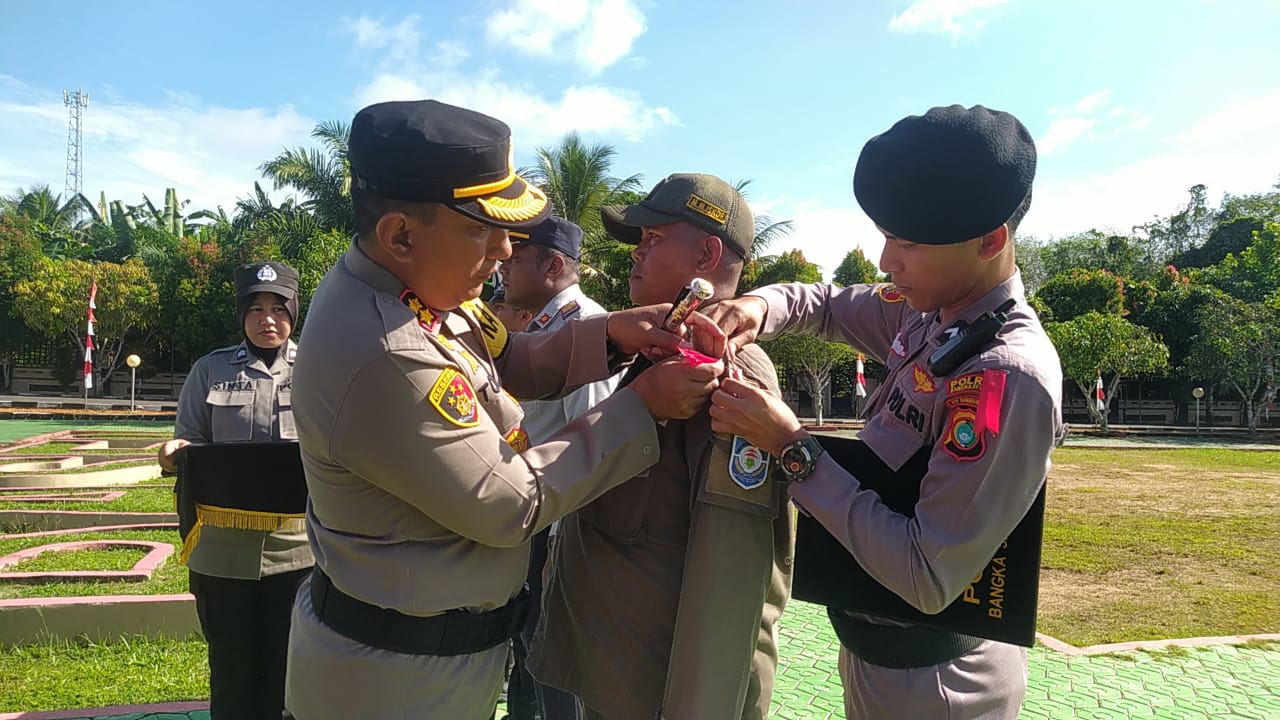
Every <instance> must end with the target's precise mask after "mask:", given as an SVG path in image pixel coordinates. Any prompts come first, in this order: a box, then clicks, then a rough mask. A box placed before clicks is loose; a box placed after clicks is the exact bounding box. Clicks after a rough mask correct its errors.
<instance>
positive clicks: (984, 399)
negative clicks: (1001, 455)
mask: <svg viewBox="0 0 1280 720" xmlns="http://www.w3.org/2000/svg"><path fill="white" fill-rule="evenodd" d="M1004 381H1005V372H1004V371H1003V370H986V371H984V372H980V373H969V374H968V375H961V376H960V377H957V378H953V379H951V380H950V381H948V382H947V407H949V408H951V416H950V418H948V420H947V429H946V431H945V432H944V433H943V435H942V448H943V449H944V450H946V451H947V454H949V455H950V456H951V457H953V458H955V459H956V460H959V461H960V462H972V461H974V460H979V459H981V458H982V456H983V455H986V454H987V433H990V434H991V435H993V436H994V435H998V434H999V433H1000V409H1001V405H1002V404H1003V402H1004Z"/></svg>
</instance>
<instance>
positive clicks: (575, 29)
mask: <svg viewBox="0 0 1280 720" xmlns="http://www.w3.org/2000/svg"><path fill="white" fill-rule="evenodd" d="M645 29H646V25H645V18H644V14H643V13H641V12H640V9H639V8H638V7H636V5H635V3H634V2H632V0H515V2H514V3H513V4H512V5H511V6H510V7H508V8H506V9H504V10H499V11H498V12H496V13H494V14H493V15H492V16H491V17H490V18H489V20H488V22H487V23H486V35H487V37H488V39H489V41H490V42H493V43H496V44H501V45H507V46H510V47H513V48H516V49H517V50H520V51H523V52H525V53H528V54H530V55H535V56H538V57H544V58H568V59H572V60H573V61H574V62H575V63H577V64H578V65H579V66H580V67H582V68H583V69H584V70H586V71H587V72H589V73H592V74H596V73H599V72H601V71H602V70H604V69H605V68H607V67H609V66H610V65H613V64H614V63H616V62H618V61H619V60H621V59H622V58H624V57H626V56H627V54H628V53H630V52H631V46H632V45H633V44H634V43H635V41H636V38H638V37H640V36H641V35H643V34H644V32H645Z"/></svg>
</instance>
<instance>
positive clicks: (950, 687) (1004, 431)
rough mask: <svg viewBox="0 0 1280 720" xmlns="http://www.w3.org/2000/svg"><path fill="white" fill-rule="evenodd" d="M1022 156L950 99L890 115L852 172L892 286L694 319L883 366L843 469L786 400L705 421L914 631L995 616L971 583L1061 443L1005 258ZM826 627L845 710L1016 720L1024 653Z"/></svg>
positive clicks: (1052, 379)
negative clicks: (914, 494)
mask: <svg viewBox="0 0 1280 720" xmlns="http://www.w3.org/2000/svg"><path fill="white" fill-rule="evenodd" d="M1035 161H1036V152H1035V144H1034V143H1033V141H1032V139H1031V135H1030V134H1029V133H1028V132H1027V129H1026V128H1025V127H1023V125H1022V123H1020V122H1019V121H1018V120H1017V118H1015V117H1013V116H1012V115H1010V114H1008V113H1005V112H999V111H994V110H988V109H987V108H984V107H982V106H975V107H972V108H964V107H960V106H958V105H952V106H950V107H938V108H933V109H931V110H929V111H928V112H927V113H925V114H924V115H922V116H911V117H907V118H905V119H903V120H901V121H899V122H898V123H896V124H895V125H894V126H893V127H891V128H890V129H889V130H887V131H886V132H884V133H883V134H881V135H878V136H876V137H873V138H871V140H870V141H868V142H867V144H866V146H865V147H864V148H863V150H862V154H861V156H860V157H859V158H858V164H857V169H856V170H855V171H854V179H853V187H854V194H855V196H856V197H857V199H858V203H859V204H860V205H861V206H862V209H863V210H864V211H866V213H867V215H868V216H869V217H870V218H871V220H872V221H873V222H875V224H876V226H877V228H878V229H879V230H880V232H881V233H883V235H884V237H885V247H884V252H883V254H882V255H881V257H880V269H881V270H883V271H884V272H887V273H890V274H891V276H892V278H893V281H894V283H893V284H873V285H855V286H852V287H847V288H835V287H832V286H824V285H799V284H793V285H774V286H769V287H766V288H761V289H760V290H757V291H754V292H752V293H749V294H748V296H746V297H743V298H739V299H737V300H733V301H729V302H725V303H720V304H719V305H716V306H714V307H713V308H711V309H710V310H709V311H708V314H709V315H711V316H712V317H713V318H714V319H717V320H718V321H719V322H720V323H721V326H722V327H723V328H724V329H725V330H726V331H727V332H728V333H729V335H730V340H731V343H732V344H733V345H738V344H741V343H746V342H749V341H751V340H753V339H755V338H756V337H757V336H759V337H762V338H766V339H768V338H773V337H778V336H780V335H787V334H806V335H816V336H819V337H823V338H825V339H827V340H830V341H837V342H845V343H848V344H850V345H852V346H854V347H856V348H858V349H860V350H862V351H864V352H866V353H867V354H868V355H870V356H872V357H874V358H875V359H876V360H878V361H880V362H882V363H884V364H885V365H886V366H887V368H888V375H887V377H886V378H885V379H884V381H883V382H882V383H881V385H880V387H879V388H878V389H877V390H876V394H875V395H873V396H872V398H871V399H870V401H869V402H868V404H867V410H866V413H867V416H868V419H867V424H866V427H865V428H864V429H863V431H862V432H861V433H860V434H859V436H858V441H859V442H860V443H861V444H862V446H864V447H865V448H866V449H867V450H869V453H867V454H866V455H865V457H867V458H869V459H868V461H867V462H865V463H862V464H859V465H858V466H857V467H841V466H840V465H839V464H837V462H836V461H835V460H833V459H832V457H831V455H829V454H825V453H824V449H823V446H822V445H821V444H819V443H818V442H817V441H816V440H815V439H814V438H813V437H811V436H810V435H809V434H808V433H807V432H805V430H804V428H803V427H802V426H801V424H800V422H799V421H798V420H797V419H796V416H795V415H794V414H793V413H792V411H791V409H790V408H788V407H787V406H786V405H785V404H783V403H782V402H780V401H777V400H776V399H774V398H772V397H770V396H768V395H767V394H765V393H761V392H760V391H758V390H756V389H753V388H751V387H749V386H747V385H744V384H741V383H738V382H736V381H734V380H726V381H725V382H724V383H723V384H722V385H721V389H720V390H719V391H717V392H716V393H714V394H713V395H712V410H711V416H712V418H713V422H712V427H713V428H714V429H715V430H717V431H720V432H728V433H737V434H740V435H743V436H745V437H746V438H747V439H748V440H750V441H751V442H752V443H754V444H755V445H757V446H759V447H762V448H765V449H766V450H768V451H769V452H770V453H772V454H773V455H774V456H775V457H778V458H779V459H780V463H779V465H780V467H781V469H782V472H783V474H784V475H785V476H786V478H787V479H788V480H789V481H790V486H789V493H790V495H791V497H792V499H794V500H795V501H796V504H797V505H799V506H800V507H801V508H802V509H803V510H804V511H805V512H807V513H808V514H810V515H812V517H813V518H814V519H815V520H817V521H818V522H819V523H821V525H822V527H823V528H825V529H826V530H827V531H828V532H829V533H830V534H831V535H833V536H834V537H835V538H836V539H838V540H839V541H840V544H841V545H843V547H844V548H845V549H846V550H848V552H850V553H852V555H853V557H854V558H855V559H856V560H857V562H858V564H859V565H860V566H861V568H862V569H863V570H864V571H865V575H866V576H867V579H866V581H865V582H867V583H871V584H873V585H876V586H878V588H887V589H888V591H890V592H891V593H892V594H893V595H895V596H896V597H897V598H900V599H901V601H903V603H904V604H905V605H906V606H910V607H909V609H911V610H912V612H917V614H920V613H922V615H919V616H920V617H921V618H923V617H924V615H934V614H936V613H939V612H941V611H942V610H944V609H946V608H947V607H949V606H951V605H952V604H953V603H980V604H981V603H988V604H990V606H989V607H988V608H987V612H988V613H991V612H994V613H996V614H997V615H995V616H993V617H996V616H998V615H999V613H1001V612H1002V610H1001V608H1000V604H999V603H998V602H992V600H993V599H995V596H994V595H992V596H988V592H989V590H990V587H991V585H990V583H985V584H983V583H978V582H976V581H975V580H974V578H975V577H977V576H978V575H980V574H982V573H983V572H984V571H985V569H986V567H987V565H988V563H989V562H991V561H992V558H993V556H996V555H997V554H998V550H999V549H1000V548H1001V545H1002V543H1003V542H1004V541H1005V539H1006V538H1007V537H1008V536H1009V534H1010V532H1011V531H1012V530H1013V528H1014V527H1015V526H1016V525H1017V524H1018V523H1019V521H1020V520H1021V519H1022V518H1023V516H1024V515H1026V513H1027V512H1028V509H1029V508H1030V507H1031V506H1032V504H1033V502H1034V501H1035V500H1036V497H1037V495H1038V494H1039V493H1040V490H1041V487H1042V486H1043V484H1044V481H1045V477H1046V475H1047V473H1048V469H1049V452H1050V450H1051V449H1052V448H1053V447H1054V445H1055V443H1056V442H1058V441H1059V440H1060V438H1061V436H1062V433H1063V425H1062V419H1061V391H1062V370H1061V365H1060V364H1059V361H1058V356H1057V353H1056V351H1055V350H1054V348H1053V345H1052V344H1051V343H1050V342H1049V339H1048V337H1047V336H1046V335H1045V333H1044V329H1043V328H1042V327H1041V325H1040V321H1039V319H1038V318H1037V317H1036V314H1035V312H1034V311H1032V309H1031V307H1030V306H1029V305H1028V304H1027V301H1026V295H1025V291H1024V289H1023V285H1022V278H1021V276H1020V275H1019V272H1018V269H1017V266H1016V265H1015V264H1014V255H1013V252H1014V244H1013V233H1014V230H1015V229H1016V228H1017V225H1018V222H1019V221H1020V220H1021V219H1022V216H1023V214H1024V213H1025V212H1026V211H1027V208H1028V206H1029V205H1030V201H1031V183H1032V179H1033V177H1034V175H1035ZM988 314H989V315H988ZM984 315H987V316H988V317H989V318H990V319H989V320H988V321H987V322H981V321H980V320H981V319H982V318H983V316H984ZM882 478H891V479H892V480H893V481H894V482H896V483H900V484H901V483H917V484H918V485H919V500H918V502H916V503H915V505H914V508H913V512H910V513H906V514H904V513H899V512H895V511H894V510H892V509H890V508H889V506H888V505H886V504H885V502H884V501H882V499H881V497H880V495H879V494H877V493H876V492H875V491H873V490H870V489H868V488H866V487H864V481H865V483H872V484H878V482H879V481H880V480H881V479H882ZM804 556H805V548H804V547H803V546H800V547H798V548H797V563H796V567H797V573H798V576H797V577H798V579H797V587H799V585H800V579H799V578H800V576H802V575H803V573H805V572H823V568H822V567H821V566H819V567H817V568H813V569H808V570H806V566H805V565H804V562H803V560H804ZM850 582H852V580H851V581H850ZM828 614H829V616H830V618H831V621H832V625H833V626H834V628H835V630H836V633H837V635H839V637H840V640H841V651H840V677H841V680H842V681H843V684H844V692H845V713H846V716H847V717H849V718H886V719H887V718H934V717H948V718H953V719H962V718H965V719H967V718H984V719H996V718H1008V719H1009V720H1013V718H1016V717H1017V715H1018V710H1019V707H1020V705H1021V703H1022V698H1023V695H1024V693H1025V690H1026V651H1025V650H1024V649H1023V648H1020V647H1016V646H1013V645H1008V644H1004V643H1000V642H995V641H992V640H985V639H982V638H978V637H974V636H970V635H966V634H962V633H957V632H951V631H947V630H941V629H936V628H935V627H934V626H933V625H925V624H913V623H905V622H899V621H894V620H889V619H887V618H885V617H882V616H878V615H876V614H874V613H868V612H857V611H851V610H850V609H848V608H845V607H841V608H834V607H832V608H829V613H828Z"/></svg>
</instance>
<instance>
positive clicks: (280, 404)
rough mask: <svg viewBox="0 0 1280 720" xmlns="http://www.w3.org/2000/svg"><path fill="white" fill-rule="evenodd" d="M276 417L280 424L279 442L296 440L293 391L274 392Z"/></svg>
mask: <svg viewBox="0 0 1280 720" xmlns="http://www.w3.org/2000/svg"><path fill="white" fill-rule="evenodd" d="M276 404H277V410H276V417H277V418H278V421H277V422H279V423H280V439H281V440H297V439H298V427H297V426H296V425H294V423H293V391H292V390H289V389H284V390H279V391H277V392H276Z"/></svg>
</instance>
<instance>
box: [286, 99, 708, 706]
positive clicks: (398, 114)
mask: <svg viewBox="0 0 1280 720" xmlns="http://www.w3.org/2000/svg"><path fill="white" fill-rule="evenodd" d="M349 160H350V163H351V202H352V206H353V207H354V210H355V215H356V226H357V233H358V236H357V239H356V241H355V243H354V244H353V245H352V247H351V248H350V249H349V250H348V251H347V253H346V254H345V255H344V256H343V257H342V259H341V260H339V262H338V263H337V264H336V265H335V266H334V267H333V268H332V269H331V270H330V271H329V272H328V274H327V275H326V276H325V278H324V280H323V281H322V282H321V283H320V286H319V287H318V288H317V290H316V292H315V295H314V298H313V300H312V303H311V305H310V309H309V311H308V315H307V338H306V344H307V350H306V351H305V352H303V353H300V354H299V358H300V359H301V360H300V362H298V364H297V365H296V367H295V374H294V384H293V393H292V406H293V416H294V418H295V420H296V424H297V429H298V440H299V444H300V446H301V453H302V462H303V467H304V469H305V471H306V476H307V487H308V491H309V503H308V510H307V529H308V531H309V533H310V539H311V545H312V547H313V548H314V550H315V556H316V568H315V571H314V573H313V574H312V576H311V578H310V579H309V581H308V582H307V584H306V585H304V586H303V587H302V588H301V589H300V590H299V592H298V596H297V598H296V603H295V606H294V614H293V627H292V631H291V633H290V636H289V667H288V679H287V682H286V706H287V707H288V709H289V710H290V711H291V712H292V713H293V714H294V715H295V716H297V717H299V718H305V719H306V720H326V719H327V718H333V719H335V720H336V719H338V718H342V719H344V720H345V719H347V718H357V717H358V718H369V719H372V720H376V719H379V718H387V719H390V718H487V717H490V716H491V715H492V714H493V711H494V708H495V706H496V704H497V701H498V695H499V691H500V689H501V684H502V676H503V672H504V670H505V667H506V664H507V655H508V646H509V641H510V639H511V638H512V636H513V633H514V632H515V631H516V630H517V629H518V628H519V627H520V625H521V621H522V619H523V617H524V614H525V612H526V610H527V608H528V592H527V591H526V590H523V589H522V588H523V586H524V581H525V571H526V568H527V566H528V564H529V542H530V540H531V539H532V538H533V536H534V535H535V534H537V533H538V532H539V531H540V530H542V529H544V528H546V527H548V526H549V525H550V524H551V523H552V522H553V521H555V520H556V519H558V518H559V517H561V516H563V515H564V514H566V513H568V512H571V511H572V510H573V509H575V508H576V507H578V506H579V505H582V504H583V503H585V502H587V501H588V500H590V499H592V498H594V497H596V496H598V495H600V494H601V493H603V492H605V491H606V490H608V489H609V488H611V487H613V486H615V485H617V484H619V483H621V482H622V481H623V480H625V479H626V478H628V477H631V476H632V475H635V474H638V473H643V471H644V470H645V469H646V468H649V467H651V466H652V465H653V464H654V463H655V462H656V461H657V459H658V454H659V453H658V445H657V435H656V423H657V422H658V421H660V420H665V419H668V418H677V417H687V416H688V415H689V414H692V413H693V412H694V411H695V410H696V409H697V408H698V407H700V406H701V405H703V404H704V403H705V402H706V398H707V396H708V394H709V393H710V392H711V390H712V389H714V387H715V385H716V378H717V377H718V376H719V375H720V373H721V371H722V370H723V364H721V363H712V364H711V365H710V366H705V367H701V366H700V367H695V366H691V365H689V364H687V363H684V362H682V361H681V360H680V359H679V358H674V359H672V360H667V361H662V362H658V363H656V364H655V365H654V366H653V367H652V368H651V369H650V370H648V371H646V373H645V374H644V375H641V376H640V378H638V380H637V382H636V384H633V386H632V388H629V389H628V390H627V391H626V392H623V393H619V394H617V395H614V396H613V397H611V398H610V399H609V400H606V401H605V402H604V403H602V404H601V405H600V406H598V407H597V408H594V409H593V410H592V411H590V413H589V415H590V417H589V418H586V419H585V421H584V422H581V423H575V424H573V426H572V427H570V428H566V429H564V430H563V431H561V432H558V433H556V434H555V435H554V436H553V437H552V438H551V440H552V442H548V443H546V444H545V445H542V446H538V447H531V443H530V442H529V434H528V432H527V431H526V430H525V427H524V422H523V420H524V416H523V412H522V411H521V409H520V406H519V404H517V402H516V401H515V399H514V398H513V397H512V395H513V393H514V394H518V395H520V396H522V397H535V398H543V397H555V396H558V395H561V394H563V393H564V392H565V391H566V390H567V389H568V388H573V387H577V386H579V385H582V384H585V383H590V382H594V381H596V380H601V379H604V378H606V377H609V376H611V375H613V374H615V373H616V372H618V370H619V369H620V366H621V365H622V364H623V363H625V362H629V361H630V360H631V359H633V358H634V354H635V353H636V352H638V351H640V350H642V349H647V348H652V347H659V348H664V349H666V350H667V351H668V352H670V351H673V350H674V349H675V347H676V345H677V343H678V338H676V337H675V336H674V335H672V334H671V333H667V332H664V331H662V330H661V329H660V324H661V320H662V317H663V315H664V314H665V308H663V307H649V308H637V309H635V310H630V311H626V312H622V313H612V314H609V315H605V316H600V317H597V318H588V319H585V320H580V321H576V322H573V323H569V324H567V325H566V326H565V327H564V328H561V329H560V330H557V331H554V332H546V333H537V334H533V333H511V334H509V333H508V332H507V329H506V328H505V327H504V326H503V325H502V323H501V322H500V321H499V320H498V319H497V318H496V317H495V316H494V315H493V313H492V312H491V311H489V309H488V308H487V307H486V306H485V305H484V303H483V302H482V301H481V300H480V299H479V296H480V292H481V290H482V288H483V286H484V283H485V281H486V280H488V279H489V278H490V277H491V276H492V275H493V272H494V269H495V266H496V265H497V263H498V262H500V261H502V260H505V259H506V258H508V257H509V256H510V255H511V244H510V240H509V239H508V236H507V232H508V231H509V230H514V231H517V232H519V231H523V230H527V229H528V228H531V227H534V226H536V225H537V224H538V223H539V222H541V221H542V220H543V219H544V218H545V217H547V215H548V214H549V213H550V211H551V205H550V203H549V202H548V200H547V198H546V196H545V195H543V193H542V192H541V191H539V190H538V189H537V188H534V187H533V186H532V185H530V184H528V183H526V182H525V181H524V180H523V179H521V178H520V177H519V176H518V175H516V173H515V170H514V166H513V165H512V148H511V133H510V130H509V129H508V127H507V126H506V124H504V123H503V122H501V121H499V120H496V119H494V118H491V117H488V116H486V115H482V114H480V113H478V112H475V111H472V110H467V109H465V108H460V107H454V106H451V105H446V104H444V103H440V102H436V101H432V100H426V101H414V102H388V103H379V104H377V105H371V106H369V107H367V108H364V109H363V110H361V111H360V112H359V113H357V114H356V117H355V120H354V121H353V122H352V125H351V139H350V152H349ZM700 320H701V322H703V323H705V328H706V329H708V330H710V331H712V334H713V335H715V334H717V333H718V331H717V330H715V326H714V325H710V323H709V322H707V321H706V319H705V318H700ZM696 322H699V320H698V319H695V320H694V321H692V323H696ZM692 323H691V324H692ZM723 339H724V338H723V334H722V333H720V334H719V340H720V345H721V349H722V350H723ZM308 356H310V359H306V358H307V357H308ZM620 470H621V472H620Z"/></svg>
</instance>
